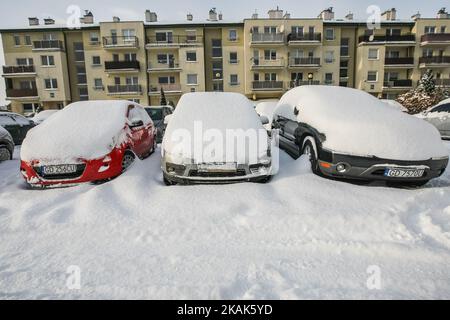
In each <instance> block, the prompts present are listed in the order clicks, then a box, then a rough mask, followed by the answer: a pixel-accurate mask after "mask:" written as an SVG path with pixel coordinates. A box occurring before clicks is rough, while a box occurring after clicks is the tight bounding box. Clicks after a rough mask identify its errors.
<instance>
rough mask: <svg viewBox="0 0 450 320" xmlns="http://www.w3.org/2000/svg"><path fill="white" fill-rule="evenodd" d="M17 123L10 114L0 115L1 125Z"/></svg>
mask: <svg viewBox="0 0 450 320" xmlns="http://www.w3.org/2000/svg"><path fill="white" fill-rule="evenodd" d="M15 124H17V123H16V122H15V121H14V120H13V119H12V118H11V117H10V116H7V115H0V125H1V126H11V125H15Z"/></svg>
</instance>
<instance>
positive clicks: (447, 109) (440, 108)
mask: <svg viewBox="0 0 450 320" xmlns="http://www.w3.org/2000/svg"><path fill="white" fill-rule="evenodd" d="M431 112H450V103H445V104H442V105H440V106H437V107H435V108H433V110H431Z"/></svg>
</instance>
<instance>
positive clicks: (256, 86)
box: [252, 81, 283, 91]
mask: <svg viewBox="0 0 450 320" xmlns="http://www.w3.org/2000/svg"><path fill="white" fill-rule="evenodd" d="M252 88H253V90H268V91H280V90H283V81H253V82H252Z"/></svg>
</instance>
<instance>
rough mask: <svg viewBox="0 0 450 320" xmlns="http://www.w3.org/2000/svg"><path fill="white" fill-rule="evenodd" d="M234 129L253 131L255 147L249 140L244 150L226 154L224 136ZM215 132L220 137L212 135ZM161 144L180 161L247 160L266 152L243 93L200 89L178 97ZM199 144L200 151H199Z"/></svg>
mask: <svg viewBox="0 0 450 320" xmlns="http://www.w3.org/2000/svg"><path fill="white" fill-rule="evenodd" d="M247 130H248V131H247ZM236 132H240V133H241V134H246V132H251V133H253V134H255V136H256V139H257V141H256V144H257V146H256V148H255V149H256V150H255V149H254V147H255V144H253V143H248V144H246V148H245V150H242V149H239V150H240V151H239V150H238V151H237V152H228V154H227V152H225V151H226V150H229V149H226V144H227V143H228V144H229V143H230V141H231V139H226V136H227V134H230V133H236ZM211 135H213V136H211ZM217 135H219V136H221V137H222V138H223V139H221V140H220V141H219V140H218V139H215V138H216V137H217ZM239 137H241V138H242V136H239ZM250 145H251V146H250ZM162 146H163V152H165V153H167V154H169V155H170V157H171V160H172V161H177V162H179V163H181V162H186V161H191V162H194V163H202V162H231V161H234V162H238V163H249V159H255V158H257V157H259V156H262V155H263V154H264V155H265V154H266V153H267V149H268V138H267V132H266V130H265V129H264V127H263V126H262V123H261V120H260V118H259V116H258V114H257V113H256V112H255V110H254V107H253V104H252V103H251V102H250V100H248V99H247V98H246V97H245V96H244V95H242V94H238V93H225V92H199V93H188V94H184V95H183V96H182V97H181V99H180V101H179V102H178V105H177V108H176V109H175V112H174V113H173V114H172V115H171V118H170V121H169V123H168V125H167V129H166V133H165V136H164V139H163V145H162ZM198 148H200V150H202V151H203V152H199V151H198V150H199V149H198ZM196 150H197V151H196ZM221 151H223V152H221ZM251 153H252V154H251ZM250 154H251V155H250ZM230 157H232V158H233V159H230ZM250 162H251V163H255V162H254V161H251V160H250ZM251 163H250V164H251Z"/></svg>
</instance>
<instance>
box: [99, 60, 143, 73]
mask: <svg viewBox="0 0 450 320" xmlns="http://www.w3.org/2000/svg"><path fill="white" fill-rule="evenodd" d="M140 69H141V66H140V64H139V61H105V71H106V72H109V73H114V72H139V70H140Z"/></svg>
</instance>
